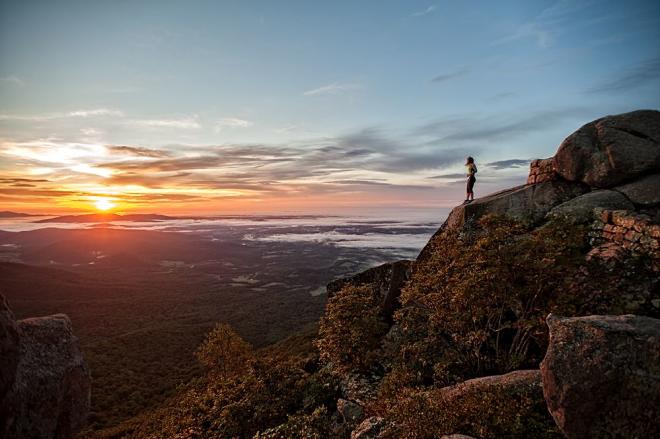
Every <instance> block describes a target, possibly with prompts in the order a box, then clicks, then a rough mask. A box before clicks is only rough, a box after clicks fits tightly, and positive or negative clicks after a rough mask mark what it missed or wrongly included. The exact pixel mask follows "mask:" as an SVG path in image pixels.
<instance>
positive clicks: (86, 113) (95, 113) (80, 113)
mask: <svg viewBox="0 0 660 439" xmlns="http://www.w3.org/2000/svg"><path fill="white" fill-rule="evenodd" d="M123 115H124V113H122V112H121V111H119V110H111V109H108V108H96V109H91V110H75V111H67V112H58V113H45V114H32V115H29V114H28V115H26V114H7V113H3V114H0V121H3V120H6V121H25V122H43V121H48V120H56V119H68V118H90V117H100V116H111V117H121V116H123Z"/></svg>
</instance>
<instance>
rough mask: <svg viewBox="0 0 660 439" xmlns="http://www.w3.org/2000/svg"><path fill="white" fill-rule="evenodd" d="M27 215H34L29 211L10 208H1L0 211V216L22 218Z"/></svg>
mask: <svg viewBox="0 0 660 439" xmlns="http://www.w3.org/2000/svg"><path fill="white" fill-rule="evenodd" d="M27 216H35V215H31V214H29V213H21V212H12V211H10V210H3V211H1V212H0V218H23V217H27Z"/></svg>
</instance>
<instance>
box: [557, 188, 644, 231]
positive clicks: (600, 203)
mask: <svg viewBox="0 0 660 439" xmlns="http://www.w3.org/2000/svg"><path fill="white" fill-rule="evenodd" d="M596 208H602V209H610V210H629V209H630V210H632V209H634V208H635V206H633V204H632V203H631V202H630V201H629V200H628V198H626V197H625V196H624V195H623V194H621V193H619V192H617V191H611V190H606V189H600V190H595V191H592V192H589V193H586V194H584V195H580V196H579V197H575V198H573V199H572V200H568V201H566V202H565V203H562V204H560V205H558V206H556V207H554V208H552V210H551V211H550V212H548V218H564V219H567V220H569V221H571V222H574V223H578V224H582V223H588V222H591V221H593V220H594V219H595V217H594V209H596Z"/></svg>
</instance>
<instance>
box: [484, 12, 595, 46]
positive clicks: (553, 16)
mask: <svg viewBox="0 0 660 439" xmlns="http://www.w3.org/2000/svg"><path fill="white" fill-rule="evenodd" d="M597 5H598V2H596V1H593V0H587V1H574V0H557V1H555V2H554V3H553V4H552V5H551V6H549V7H547V8H545V9H543V10H542V11H541V12H540V13H539V14H538V15H537V16H536V17H534V18H533V19H532V20H530V21H528V22H526V23H522V24H521V25H519V26H518V27H517V29H515V30H514V31H513V32H512V33H510V34H508V35H505V36H503V37H501V38H498V39H495V40H494V41H493V42H492V43H491V45H493V46H498V45H502V44H508V43H511V42H514V41H519V40H526V39H531V40H534V41H536V44H537V45H538V46H539V47H541V48H547V47H550V46H552V45H553V44H554V43H555V41H556V40H557V38H558V37H559V36H560V35H561V34H562V33H563V32H564V31H565V30H566V28H567V27H570V26H575V25H576V24H575V23H576V22H581V21H582V22H586V23H587V24H589V23H594V22H595V20H602V19H603V18H602V17H599V18H597V19H594V18H593V14H586V13H585V12H584V10H585V9H588V8H590V7H592V6H597ZM599 12H600V11H599Z"/></svg>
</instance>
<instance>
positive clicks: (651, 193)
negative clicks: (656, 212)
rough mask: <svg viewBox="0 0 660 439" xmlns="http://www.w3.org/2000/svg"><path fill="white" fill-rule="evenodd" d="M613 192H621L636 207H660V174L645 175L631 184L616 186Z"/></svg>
mask: <svg viewBox="0 0 660 439" xmlns="http://www.w3.org/2000/svg"><path fill="white" fill-rule="evenodd" d="M614 190H616V191H619V192H621V193H622V194H623V195H625V196H626V197H628V199H629V200H630V201H632V202H633V203H634V204H636V205H638V206H642V207H651V206H658V205H660V174H653V175H647V176H646V177H642V178H640V179H638V180H635V181H633V182H631V183H628V184H624V185H622V186H617V187H615V188H614Z"/></svg>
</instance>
